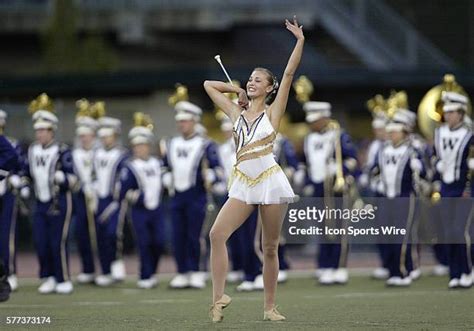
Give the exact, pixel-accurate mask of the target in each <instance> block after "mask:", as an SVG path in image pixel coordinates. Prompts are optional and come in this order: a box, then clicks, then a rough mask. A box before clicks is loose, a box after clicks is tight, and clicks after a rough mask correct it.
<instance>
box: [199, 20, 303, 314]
mask: <svg viewBox="0 0 474 331" xmlns="http://www.w3.org/2000/svg"><path fill="white" fill-rule="evenodd" d="M285 25H286V28H287V29H288V30H289V31H290V32H291V33H293V35H294V36H295V37H296V40H297V42H296V45H295V48H294V50H293V52H292V54H291V56H290V59H289V61H288V64H287V66H286V69H285V72H284V74H283V79H282V81H281V84H280V87H279V88H278V82H277V80H276V77H275V76H274V75H273V74H272V73H271V72H270V71H269V70H268V69H264V68H255V69H254V70H253V72H252V74H251V75H250V78H249V80H248V82H247V91H245V90H244V89H242V88H239V87H236V86H232V85H230V84H227V83H223V82H218V81H205V82H204V88H205V89H206V92H207V94H208V95H209V97H210V98H211V99H212V101H213V102H214V103H215V104H216V105H217V106H218V107H219V108H220V109H222V110H223V111H224V112H225V113H226V114H227V116H229V118H230V119H231V120H232V123H234V135H235V139H236V142H237V144H236V149H237V162H236V163H235V165H234V167H233V170H232V179H231V182H230V189H229V199H228V200H227V202H226V203H225V204H224V206H223V207H222V209H221V210H220V212H219V215H218V216H217V219H216V221H215V223H214V225H213V227H212V229H211V232H210V239H211V269H212V287H213V305H212V306H211V310H210V315H211V318H212V321H213V322H220V321H222V319H223V315H222V309H223V308H225V307H226V306H228V305H229V304H230V302H231V298H230V297H229V296H228V295H226V294H224V288H225V280H226V273H227V265H228V257H227V248H226V241H227V239H228V238H229V237H230V235H231V234H232V233H233V232H234V231H235V230H236V229H237V228H239V227H240V226H241V225H242V223H243V222H244V221H245V220H246V219H247V218H248V217H249V216H250V214H251V213H252V211H253V210H254V209H255V208H256V206H258V207H259V209H260V214H261V218H262V233H263V241H262V246H263V254H264V261H263V280H264V287H265V290H264V294H265V304H264V320H271V321H281V320H284V319H285V317H284V316H282V315H281V314H280V313H279V312H278V311H277V310H276V308H275V294H276V286H277V277H278V241H279V237H280V230H281V227H282V223H283V219H284V215H285V213H286V210H287V207H288V203H289V202H293V201H294V200H295V198H296V196H295V194H294V193H293V190H292V188H291V186H290V184H289V182H288V179H287V178H286V176H285V174H284V172H283V171H282V170H281V168H280V167H279V166H278V164H277V163H276V161H275V158H274V156H273V154H272V149H273V142H274V140H275V138H276V134H277V132H278V127H279V125H280V120H281V118H282V116H283V114H284V113H285V108H286V104H287V101H288V94H289V91H290V88H291V83H292V80H293V76H294V74H295V71H296V69H297V67H298V65H299V63H300V60H301V55H302V53H303V44H304V35H303V29H302V26H299V25H298V22H297V21H296V17H294V19H293V22H292V23H291V22H289V21H288V20H286V21H285ZM229 92H230V93H237V95H238V97H239V102H238V104H234V103H233V102H232V101H230V100H229V98H227V97H226V96H225V95H224V93H229ZM274 96H275V100H274V101H273V102H271V101H272V100H271V99H272V98H273V97H274Z"/></svg>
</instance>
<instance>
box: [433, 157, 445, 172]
mask: <svg viewBox="0 0 474 331" xmlns="http://www.w3.org/2000/svg"><path fill="white" fill-rule="evenodd" d="M435 168H436V171H437V172H439V173H440V174H442V173H443V172H444V162H443V161H441V160H439V161H438V162H436V166H435Z"/></svg>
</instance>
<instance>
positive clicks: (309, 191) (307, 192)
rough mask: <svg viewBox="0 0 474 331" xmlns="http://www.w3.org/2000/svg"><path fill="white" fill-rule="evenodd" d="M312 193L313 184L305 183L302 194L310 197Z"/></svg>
mask: <svg viewBox="0 0 474 331" xmlns="http://www.w3.org/2000/svg"><path fill="white" fill-rule="evenodd" d="M313 194H314V186H313V185H306V186H305V187H304V188H303V195H304V196H307V197H310V196H312V195H313Z"/></svg>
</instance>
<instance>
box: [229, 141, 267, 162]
mask: <svg viewBox="0 0 474 331" xmlns="http://www.w3.org/2000/svg"><path fill="white" fill-rule="evenodd" d="M272 152H273V146H272V145H270V146H268V147H265V148H264V149H262V150H260V151H257V152H251V153H247V154H244V155H241V156H240V158H239V159H237V163H236V164H235V165H237V164H239V163H240V162H244V161H247V160H252V159H256V158H258V157H262V156H265V155H268V154H271V153H272Z"/></svg>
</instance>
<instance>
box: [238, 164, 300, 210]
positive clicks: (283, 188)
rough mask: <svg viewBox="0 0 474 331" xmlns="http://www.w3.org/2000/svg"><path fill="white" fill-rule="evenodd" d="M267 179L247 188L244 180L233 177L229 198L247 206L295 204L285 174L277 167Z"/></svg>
mask: <svg viewBox="0 0 474 331" xmlns="http://www.w3.org/2000/svg"><path fill="white" fill-rule="evenodd" d="M277 167H278V168H275V171H272V172H271V173H270V174H269V176H268V177H267V178H265V179H264V180H263V181H261V182H260V183H258V184H256V185H254V186H249V185H248V184H247V183H246V182H245V180H242V179H241V178H239V176H234V177H233V179H232V183H231V186H230V188H229V198H234V199H237V200H240V201H243V202H245V203H247V204H249V205H270V204H282V203H292V202H296V201H297V200H298V199H299V197H298V196H297V195H295V193H294V192H293V189H292V188H291V185H290V182H289V181H288V178H287V177H286V175H285V173H284V172H283V170H281V168H280V167H279V166H278V165H277Z"/></svg>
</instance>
